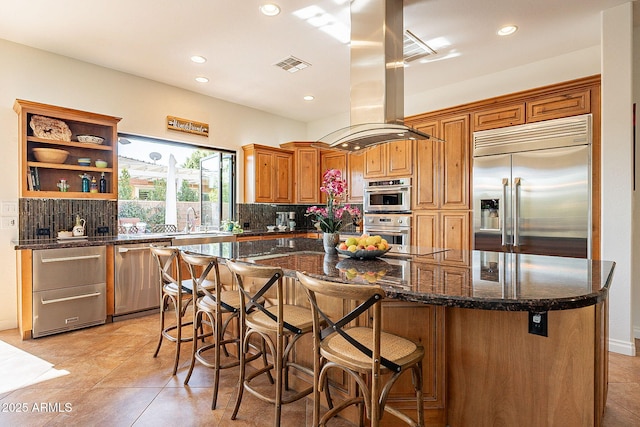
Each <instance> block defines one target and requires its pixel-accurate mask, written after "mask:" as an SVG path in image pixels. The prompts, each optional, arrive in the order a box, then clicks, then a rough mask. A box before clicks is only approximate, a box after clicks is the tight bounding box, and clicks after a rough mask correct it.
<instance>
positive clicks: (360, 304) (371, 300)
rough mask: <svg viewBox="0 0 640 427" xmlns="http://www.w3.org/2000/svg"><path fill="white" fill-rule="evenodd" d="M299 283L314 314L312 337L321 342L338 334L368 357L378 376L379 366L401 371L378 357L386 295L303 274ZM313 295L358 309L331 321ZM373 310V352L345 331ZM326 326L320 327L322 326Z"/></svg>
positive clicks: (373, 288) (379, 290)
mask: <svg viewBox="0 0 640 427" xmlns="http://www.w3.org/2000/svg"><path fill="white" fill-rule="evenodd" d="M297 276H298V280H300V283H301V284H302V285H303V286H304V288H305V291H306V292H307V296H308V297H309V302H310V303H311V311H312V313H313V322H314V325H313V326H314V335H315V338H316V339H318V340H319V341H320V342H321V341H323V340H325V339H326V338H328V337H329V336H331V335H333V334H340V335H341V336H342V337H343V338H344V339H345V340H346V341H347V342H348V343H349V344H350V345H351V346H353V351H354V352H355V351H357V352H360V353H362V354H364V355H365V356H367V357H368V358H369V359H370V360H371V363H372V369H373V370H374V372H378V371H379V369H380V364H382V365H383V366H384V367H386V368H388V369H390V370H392V371H394V372H397V371H399V370H400V367H399V366H398V365H396V364H395V363H393V362H391V361H390V360H387V359H385V358H382V357H381V356H380V333H381V306H380V303H381V302H382V300H383V299H384V297H385V293H384V291H383V290H382V288H381V287H380V286H377V285H364V284H343V283H335V282H329V281H325V280H320V279H315V278H313V277H310V276H307V275H306V274H304V273H300V272H298V273H297ZM316 295H324V296H328V297H333V298H340V299H342V300H343V301H351V302H355V303H356V304H357V305H356V306H355V308H354V309H353V310H351V311H350V312H348V313H347V314H345V315H343V316H342V317H341V318H340V319H335V318H334V319H331V318H330V316H329V315H327V314H326V313H325V311H324V310H322V308H321V307H320V306H319V304H318V300H317V297H316ZM369 309H371V310H372V313H371V314H372V315H371V320H372V325H371V326H372V335H373V339H372V343H373V348H368V347H367V346H365V345H364V344H362V343H361V342H359V341H358V340H356V339H355V338H353V337H352V336H351V335H349V333H348V330H345V327H347V326H348V325H349V324H350V323H351V322H353V321H354V320H356V319H357V318H358V317H359V316H360V315H362V314H363V313H365V312H366V311H367V310H369ZM323 321H324V322H326V325H325V326H324V327H321V323H322V322H323Z"/></svg>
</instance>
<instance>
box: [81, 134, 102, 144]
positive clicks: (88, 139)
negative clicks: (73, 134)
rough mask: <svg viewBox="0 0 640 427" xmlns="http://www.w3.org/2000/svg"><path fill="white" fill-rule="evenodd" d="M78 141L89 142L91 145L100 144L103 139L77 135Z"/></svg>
mask: <svg viewBox="0 0 640 427" xmlns="http://www.w3.org/2000/svg"><path fill="white" fill-rule="evenodd" d="M78 141H80V142H90V143H92V144H102V143H103V142H104V138H101V137H99V136H95V135H78Z"/></svg>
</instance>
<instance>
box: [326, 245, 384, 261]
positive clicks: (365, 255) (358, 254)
mask: <svg viewBox="0 0 640 427" xmlns="http://www.w3.org/2000/svg"><path fill="white" fill-rule="evenodd" d="M390 249H391V246H389V247H388V248H387V249H385V250H376V251H367V250H365V249H360V250H357V251H355V252H351V251H345V250H342V249H338V248H336V250H337V251H338V253H339V254H341V255H346V256H348V257H351V258H356V259H374V258H378V257H380V256H382V255H384V254H386V253H387V252H389V250H390Z"/></svg>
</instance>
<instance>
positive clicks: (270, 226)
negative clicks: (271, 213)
mask: <svg viewBox="0 0 640 427" xmlns="http://www.w3.org/2000/svg"><path fill="white" fill-rule="evenodd" d="M275 229H276V226H275V225H267V230H268V231H274V230H275Z"/></svg>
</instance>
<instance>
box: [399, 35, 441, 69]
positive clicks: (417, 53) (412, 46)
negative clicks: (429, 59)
mask: <svg viewBox="0 0 640 427" xmlns="http://www.w3.org/2000/svg"><path fill="white" fill-rule="evenodd" d="M402 48H403V49H402V50H403V52H404V56H403V59H404V62H405V63H409V62H411V61H415V60H417V59H420V58H424V57H425V56H429V55H435V54H437V53H438V52H436V51H435V50H433V49H431V48H430V47H429V45H427V44H426V43H425V42H423V41H422V40H420V39H419V38H418V36H416V35H415V34H413V33H412V32H411V31H409V30H406V31H405V32H404V40H403V47H402Z"/></svg>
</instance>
